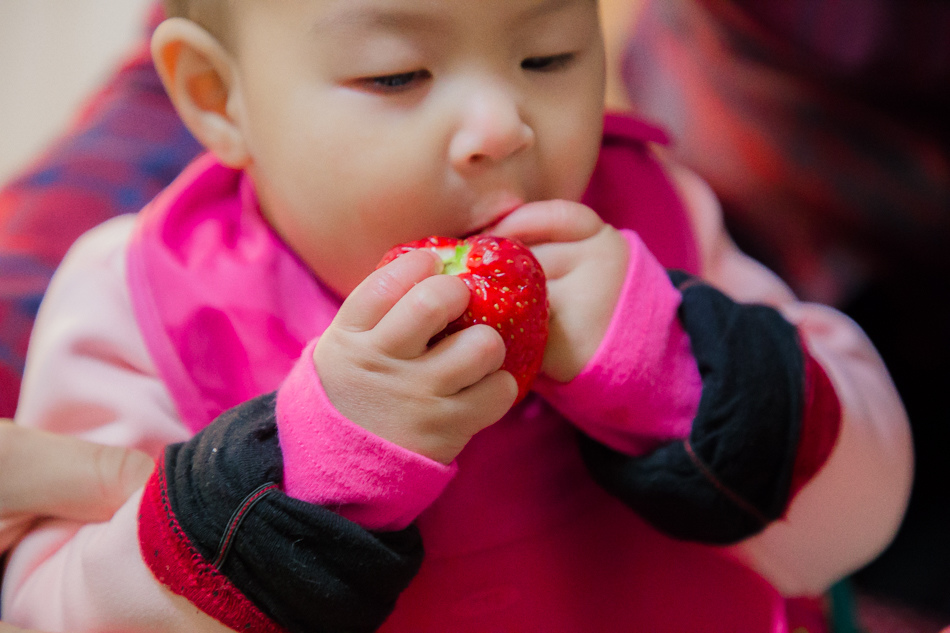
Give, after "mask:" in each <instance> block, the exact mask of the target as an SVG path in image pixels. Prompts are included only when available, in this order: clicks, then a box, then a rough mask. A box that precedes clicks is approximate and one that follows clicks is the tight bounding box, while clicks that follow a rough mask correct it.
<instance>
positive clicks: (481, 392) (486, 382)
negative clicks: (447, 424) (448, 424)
mask: <svg viewBox="0 0 950 633" xmlns="http://www.w3.org/2000/svg"><path fill="white" fill-rule="evenodd" d="M517 396H518V383H517V382H516V381H515V377H514V376H512V375H511V374H510V373H509V372H507V371H504V370H499V371H496V372H494V373H491V374H489V375H487V376H485V377H484V378H482V379H481V380H480V381H478V382H477V383H475V384H474V385H472V386H470V387H466V388H465V389H463V390H462V391H460V392H459V393H458V394H456V395H455V396H454V397H453V398H452V400H453V401H454V402H453V404H454V405H455V406H456V407H457V408H458V412H459V413H458V416H457V418H456V419H457V420H458V421H459V423H460V424H463V425H465V433H466V434H467V435H468V436H469V437H471V436H473V435H475V434H476V433H478V432H479V431H481V430H482V429H484V428H486V427H489V426H491V425H492V424H494V423H495V422H497V421H498V420H500V419H501V418H503V417H504V416H505V414H506V413H508V410H509V409H511V407H512V405H514V403H515V398H516V397H517ZM466 413H467V414H468V415H466Z"/></svg>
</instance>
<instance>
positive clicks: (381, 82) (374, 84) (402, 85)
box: [361, 70, 432, 92]
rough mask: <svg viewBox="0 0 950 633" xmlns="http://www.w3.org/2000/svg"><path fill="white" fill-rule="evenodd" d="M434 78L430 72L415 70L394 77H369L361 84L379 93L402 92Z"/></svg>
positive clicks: (396, 74) (393, 75)
mask: <svg viewBox="0 0 950 633" xmlns="http://www.w3.org/2000/svg"><path fill="white" fill-rule="evenodd" d="M430 77H432V73H430V72H429V71H428V70H413V71H410V72H405V73H395V74H392V75H380V76H378V77H367V78H365V79H362V80H361V83H362V84H363V85H365V86H366V87H367V88H370V89H372V90H376V91H379V92H400V91H402V90H407V89H409V88H411V87H412V86H414V85H415V84H418V83H421V82H423V81H425V80H426V79H429V78H430Z"/></svg>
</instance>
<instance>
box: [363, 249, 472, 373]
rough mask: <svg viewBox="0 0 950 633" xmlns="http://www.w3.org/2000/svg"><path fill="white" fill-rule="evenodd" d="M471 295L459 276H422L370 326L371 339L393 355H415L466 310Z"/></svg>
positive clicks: (413, 356) (384, 351) (417, 355)
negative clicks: (375, 323)
mask: <svg viewBox="0 0 950 633" xmlns="http://www.w3.org/2000/svg"><path fill="white" fill-rule="evenodd" d="M404 257H405V256H404ZM397 261H398V260H397ZM470 297H471V294H470V293H469V290H468V287H467V286H466V285H465V283H464V282H463V281H462V280H461V279H459V278H458V277H454V276H452V275H435V276H433V277H430V278H428V279H425V280H423V281H421V282H420V283H418V284H416V285H415V286H413V287H412V288H411V289H410V290H409V291H408V292H407V293H406V294H405V296H403V297H402V298H401V299H400V300H399V301H397V302H396V304H395V305H394V306H393V307H392V309H391V310H390V311H389V312H388V313H387V314H386V315H385V316H384V317H383V318H382V319H381V320H380V321H379V323H378V324H377V325H376V327H375V328H373V332H372V336H373V341H374V342H375V344H376V346H377V347H378V348H379V349H380V350H381V351H382V352H383V353H385V354H387V355H389V356H392V357H393V358H402V359H411V358H417V357H419V356H421V355H422V354H423V353H424V352H425V351H426V347H427V346H428V343H429V340H430V339H431V338H432V337H433V336H435V335H436V334H438V333H439V332H441V331H442V330H443V329H445V326H446V325H448V324H449V323H450V322H451V321H453V320H454V319H456V318H457V317H458V316H459V315H461V314H462V312H464V311H465V308H466V307H467V306H468V302H469V299H470Z"/></svg>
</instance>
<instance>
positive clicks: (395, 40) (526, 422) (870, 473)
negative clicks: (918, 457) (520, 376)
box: [2, 0, 911, 632]
mask: <svg viewBox="0 0 950 633" xmlns="http://www.w3.org/2000/svg"><path fill="white" fill-rule="evenodd" d="M169 13H170V15H172V16H173V17H171V18H170V19H169V20H167V21H166V22H164V23H163V24H162V25H161V26H160V27H159V28H158V29H157V31H156V32H155V35H154V38H153V55H154V58H155V62H156V66H157V68H158V70H159V72H160V74H161V76H162V79H163V81H164V83H165V86H166V89H167V91H168V93H169V95H170V96H171V98H172V100H173V102H174V104H175V106H176V108H177V110H178V112H179V113H180V115H181V117H182V120H183V121H184V122H185V124H186V125H187V126H188V127H189V129H190V130H191V131H192V133H193V134H194V135H195V137H196V138H197V139H198V140H199V141H200V142H201V143H202V144H203V145H204V146H205V147H206V148H207V150H208V153H207V154H206V155H204V156H202V157H201V158H199V159H198V160H197V161H196V162H195V163H193V164H192V165H191V166H190V167H189V168H188V169H187V170H186V171H185V172H184V173H183V174H182V175H181V176H180V177H179V178H178V179H177V180H176V181H175V182H174V183H173V184H172V185H171V186H170V187H169V188H167V189H166V190H165V191H164V192H163V193H162V194H160V195H159V196H158V197H157V198H156V199H155V200H154V201H153V202H152V203H151V204H150V205H149V206H148V207H146V209H144V210H143V211H142V213H140V214H139V215H138V216H137V217H135V218H133V217H122V218H117V219H115V220H112V221H110V222H108V223H106V224H104V225H102V226H101V227H99V228H97V229H95V230H94V231H93V232H91V233H89V234H88V235H87V236H85V237H84V238H83V239H82V240H81V241H80V242H79V243H78V244H77V245H76V246H75V247H74V248H73V250H72V252H71V253H70V255H69V256H68V258H67V260H66V261H65V262H64V264H63V266H62V267H61V269H60V270H59V272H58V273H57V275H56V278H55V279H54V282H53V284H52V285H51V287H50V290H49V292H48V294H47V298H46V299H45V301H44V305H43V306H42V308H41V311H40V314H39V317H38V320H37V325H36V330H35V334H34V338H33V340H32V342H31V349H30V352H29V359H28V365H27V372H26V376H25V379H24V384H23V391H22V396H21V400H20V405H19V409H18V412H17V420H18V422H19V423H21V424H24V425H29V426H36V427H41V428H45V429H48V430H54V431H57V432H63V433H70V434H73V435H77V436H80V437H83V438H86V439H93V440H97V441H100V442H104V443H111V444H119V445H123V446H128V447H134V448H138V449H143V450H146V451H148V452H150V453H151V454H153V455H155V456H156V457H157V458H158V465H157V468H156V471H155V473H154V475H153V476H152V478H151V480H150V481H149V483H148V484H147V485H146V486H145V488H144V489H143V491H141V492H140V493H139V494H137V495H135V496H134V497H133V498H132V499H131V500H130V501H129V502H128V503H127V504H126V505H125V506H124V507H123V508H122V509H121V510H120V511H119V512H118V513H117V514H116V516H115V517H114V518H113V519H112V520H110V521H109V522H106V523H102V524H95V525H88V526H79V525H76V524H71V523H65V522H49V523H47V524H45V525H43V526H40V527H39V528H37V529H36V530H35V531H34V532H33V533H32V534H31V535H29V536H28V537H27V538H26V539H25V540H24V541H23V543H22V544H21V545H20V546H19V548H18V549H17V550H16V551H15V552H14V554H13V555H12V557H11V559H10V564H9V567H8V570H7V577H6V579H5V587H4V592H3V603H2V607H3V613H4V616H5V617H7V618H8V619H10V621H11V622H14V623H19V624H21V625H29V626H32V627H36V628H45V629H60V630H62V629H70V630H79V629H87V630H130V631H135V630H143V631H146V630H147V631H158V630H168V631H180V630H189V631H194V630H220V629H223V628H225V627H226V628H230V629H236V630H242V631H243V630H254V631H280V630H290V631H374V630H381V631H412V632H419V631H472V632H475V631H479V632H484V631H492V630H511V631H546V632H549V631H629V630H650V631H682V630H700V629H701V630H705V631H715V630H723V631H736V630H741V631H753V632H754V631H784V630H788V628H789V627H791V626H794V625H795V624H796V623H798V622H799V621H800V620H799V619H802V618H805V617H806V616H807V615H808V614H802V613H799V612H796V610H795V609H794V608H791V607H790V606H789V605H799V604H802V603H801V602H800V601H795V602H790V601H789V600H788V598H790V597H793V596H815V595H818V594H820V593H821V592H822V591H823V590H824V589H826V588H827V587H828V586H829V585H830V584H831V583H833V582H835V581H836V580H838V579H839V578H841V577H842V576H844V575H846V574H848V573H849V572H851V571H853V570H854V569H856V568H857V567H859V566H861V565H863V564H864V563H866V562H867V561H868V560H870V559H871V558H872V557H873V556H875V555H876V554H877V553H878V552H879V551H881V549H882V548H883V547H884V546H885V545H886V544H887V543H888V541H889V540H890V538H891V537H892V535H893V534H894V531H895V530H896V527H897V525H898V523H899V521H900V518H901V516H902V513H903V509H904V506H905V503H906V500H907V496H908V492H909V486H910V479H911V456H910V455H911V453H910V440H909V435H908V431H907V421H906V418H905V415H904V412H903V409H902V407H901V404H900V401H899V398H898V397H897V394H896V392H895V390H894V388H893V385H892V384H891V381H890V378H889V377H888V374H887V371H886V369H885V368H884V367H883V366H882V364H881V363H880V361H879V359H878V357H877V355H876V353H875V351H874V350H873V348H872V346H871V345H870V343H869V342H868V341H867V339H866V338H865V337H864V336H863V334H862V333H861V332H860V331H859V330H858V329H857V328H856V326H854V324H853V323H851V322H850V321H848V320H847V319H845V318H844V317H843V316H841V315H840V314H838V313H836V312H835V311H833V310H831V309H829V308H825V307H822V306H816V305H804V304H801V303H799V302H797V301H796V300H795V299H794V297H793V296H792V295H791V294H790V292H789V291H788V290H787V289H786V288H785V287H784V286H783V285H782V284H781V283H780V282H779V281H778V280H777V278H776V277H775V276H774V275H773V274H772V273H770V272H769V271H767V270H765V269H764V268H762V267H761V266H760V265H758V264H757V263H755V262H754V261H752V260H750V259H748V258H747V257H746V256H744V255H743V254H741V253H740V252H738V251H737V249H736V248H735V247H734V245H733V244H732V242H731V241H730V240H729V238H728V237H727V235H726V234H725V232H724V229H723V226H722V222H721V217H720V213H719V209H718V206H717V204H716V202H715V200H714V199H713V198H712V197H711V195H710V194H709V192H708V190H707V189H706V188H705V187H704V185H703V184H702V183H701V182H699V181H698V180H697V179H696V178H695V177H694V176H692V175H691V174H689V173H688V172H686V171H685V170H683V169H682V168H679V167H677V166H675V165H672V164H670V163H668V162H667V161H665V160H664V159H663V158H662V150H661V149H658V147H657V146H658V145H660V144H662V143H664V142H665V138H664V136H663V134H662V133H661V132H660V131H658V130H656V129H654V128H651V127H650V126H648V125H646V124H644V123H642V122H639V121H636V120H634V119H630V118H626V117H620V116H607V117H606V118H605V115H604V83H605V77H604V52H603V42H602V39H601V33H600V27H599V21H598V7H597V3H596V2H594V1H593V0H479V1H478V2H471V1H470V0H440V1H439V2H432V1H430V0H280V1H268V2H265V1H262V0H244V1H243V2H228V1H226V0H191V1H190V2H187V1H185V2H178V3H171V4H170V6H169ZM480 232H490V233H492V234H495V235H500V236H505V237H510V238H516V239H519V240H521V241H522V242H524V243H525V244H527V245H528V246H529V247H531V249H532V251H533V252H534V254H535V256H536V257H537V258H538V260H539V261H540V263H541V264H542V266H543V268H544V270H545V273H546V275H547V280H548V296H549V301H550V314H551V318H550V324H549V327H550V336H549V340H548V343H547V347H546V349H545V355H544V361H543V365H542V373H541V375H540V376H539V378H538V380H537V382H536V384H535V390H534V391H533V392H532V393H531V394H529V395H528V397H527V398H525V399H524V400H523V401H522V402H520V403H519V404H518V405H516V406H513V404H514V401H515V397H516V393H517V387H516V383H515V381H514V378H513V377H512V376H511V375H510V374H508V373H507V372H505V371H503V370H500V367H501V364H502V360H503V357H504V351H505V350H504V342H503V341H502V339H501V337H500V336H499V335H498V334H497V333H496V332H495V331H494V330H493V329H492V328H490V327H488V326H473V327H470V328H468V329H466V330H463V331H461V332H458V333H456V334H453V335H451V336H449V337H447V338H445V339H443V340H442V341H440V342H439V343H437V344H435V345H432V346H430V345H428V342H429V341H430V339H431V338H432V337H433V336H434V335H435V334H436V333H438V332H439V331H441V330H442V329H443V328H444V327H445V325H446V324H447V323H448V322H450V321H451V320H453V319H455V318H456V317H457V316H459V315H460V314H461V313H462V312H463V311H464V310H465V308H466V306H467V303H468V298H469V294H468V290H467V289H466V287H465V285H464V283H463V282H462V281H460V280H459V279H458V278H456V277H452V276H449V275H439V274H437V272H438V271H439V263H438V260H437V257H435V256H434V255H433V254H431V253H428V252H425V251H417V252H412V253H409V254H406V255H404V256H402V257H400V258H398V259H396V260H395V261H393V262H391V263H390V264H388V265H386V266H384V267H382V268H380V269H379V270H375V268H376V264H377V263H378V262H379V260H380V258H381V257H382V256H383V255H384V254H385V253H386V251H388V250H389V249H390V248H391V247H392V246H394V245H395V244H398V243H401V242H408V241H412V240H416V239H420V238H424V237H427V236H429V235H444V236H450V237H462V236H468V235H473V234H477V233H480ZM423 547H424V549H423Z"/></svg>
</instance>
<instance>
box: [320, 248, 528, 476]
mask: <svg viewBox="0 0 950 633" xmlns="http://www.w3.org/2000/svg"><path fill="white" fill-rule="evenodd" d="M441 267H442V263H441V261H440V260H439V258H438V256H437V255H435V254H434V253H432V252H429V251H414V252H411V253H407V254H405V255H403V256H402V257H399V258H398V259H396V260H395V261H393V262H390V263H389V264H387V265H386V266H383V267H382V268H380V269H379V270H377V271H375V272H374V273H373V274H371V275H370V276H369V277H367V278H366V279H365V280H364V281H363V282H362V283H361V284H360V285H359V286H357V287H356V289H355V290H353V292H352V293H351V294H350V296H349V297H347V299H346V301H344V302H343V306H342V307H341V308H340V311H339V313H337V315H336V318H334V320H333V322H332V323H331V324H330V327H328V328H327V330H326V332H324V334H323V336H321V337H320V340H319V341H318V343H317V346H316V349H315V350H314V353H313V362H314V365H315V366H316V369H317V374H318V375H319V376H320V381H321V383H322V385H323V388H324V390H325V391H326V393H327V396H328V397H329V398H330V401H331V402H332V403H333V405H334V406H335V407H336V408H337V410H338V411H339V412H340V413H342V414H343V415H344V416H346V417H347V418H348V419H349V420H351V421H352V422H354V423H355V424H358V425H359V426H361V427H363V428H365V429H366V430H368V431H370V432H371V433H374V434H376V435H378V436H380V437H382V438H384V439H386V440H389V441H390V442H393V443H395V444H398V445H400V446H402V447H404V448H406V449H409V450H411V451H414V452H416V453H419V454H421V455H425V456H426V457H429V458H431V459H434V460H436V461H439V462H442V463H444V464H448V463H450V462H451V461H452V460H453V459H455V456H456V455H458V453H459V452H460V451H461V450H462V448H463V447H464V446H465V444H467V443H468V441H469V440H470V439H471V438H472V436H473V435H475V433H477V432H478V431H480V430H482V429H483V428H485V427H487V426H490V425H491V424H494V423H495V422H497V421H498V420H499V419H501V417H502V416H503V415H504V414H505V413H506V412H507V411H508V409H509V408H511V405H512V404H513V403H514V400H515V396H516V395H517V392H518V387H517V384H516V383H515V379H514V377H512V375H511V374H510V373H508V372H506V371H499V368H500V367H501V364H502V362H503V361H504V358H505V345H504V341H502V338H501V336H500V335H499V334H498V333H497V332H495V330H494V328H492V327H489V326H487V325H475V326H472V327H469V328H466V329H464V330H462V331H460V332H456V333H455V334H452V335H451V336H448V337H446V338H445V339H443V340H441V341H439V342H438V343H437V344H436V345H434V346H432V347H431V348H429V347H428V346H427V343H428V342H429V339H431V338H432V337H433V336H434V335H436V334H438V333H439V332H440V331H442V329H443V328H445V326H446V325H447V324H448V323H449V322H450V321H452V320H454V319H455V318H457V317H458V316H459V315H461V314H462V312H464V311H465V308H466V307H467V305H468V301H469V296H470V294H469V290H468V288H467V287H466V286H465V283H464V282H462V280H460V279H459V278H457V277H454V276H451V275H439V274H436V273H438V272H439V271H440V270H441Z"/></svg>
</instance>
